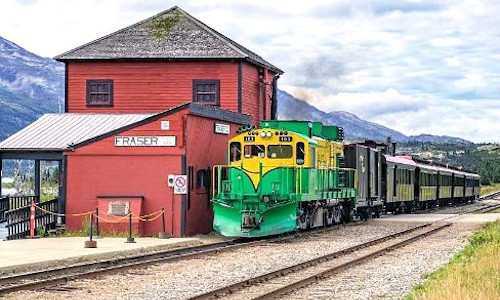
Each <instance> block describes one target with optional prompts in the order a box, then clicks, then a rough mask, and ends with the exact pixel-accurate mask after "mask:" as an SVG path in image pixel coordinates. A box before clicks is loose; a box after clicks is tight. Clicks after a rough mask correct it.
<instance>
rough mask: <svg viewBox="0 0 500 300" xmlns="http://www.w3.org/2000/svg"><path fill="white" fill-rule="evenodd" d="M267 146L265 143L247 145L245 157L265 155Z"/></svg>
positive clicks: (262, 156)
mask: <svg viewBox="0 0 500 300" xmlns="http://www.w3.org/2000/svg"><path fill="white" fill-rule="evenodd" d="M265 153H266V150H265V147H264V145H245V158H251V157H255V156H258V157H261V158H264V157H265Z"/></svg>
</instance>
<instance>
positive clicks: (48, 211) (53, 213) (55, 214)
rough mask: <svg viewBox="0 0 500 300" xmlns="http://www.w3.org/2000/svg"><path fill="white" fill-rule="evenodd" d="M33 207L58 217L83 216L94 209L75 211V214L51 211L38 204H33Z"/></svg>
mask: <svg viewBox="0 0 500 300" xmlns="http://www.w3.org/2000/svg"><path fill="white" fill-rule="evenodd" d="M35 207H36V208H38V209H39V210H41V211H42V212H44V213H46V214H51V215H54V216H59V217H65V216H71V217H79V216H85V215H88V214H92V213H94V211H93V210H91V211H88V212H84V213H77V214H61V213H56V212H52V211H50V210H46V209H45V208H42V207H40V206H38V205H36V204H35Z"/></svg>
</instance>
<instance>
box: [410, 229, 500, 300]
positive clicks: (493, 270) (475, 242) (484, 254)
mask: <svg viewBox="0 0 500 300" xmlns="http://www.w3.org/2000/svg"><path fill="white" fill-rule="evenodd" d="M498 253H500V221H496V222H494V223H489V224H486V225H485V226H484V229H483V230H481V231H479V232H476V233H475V234H474V235H473V236H472V237H471V239H470V243H469V244H468V245H467V246H466V247H465V248H464V249H463V250H462V251H460V252H459V253H458V254H457V255H455V257H454V258H453V259H452V260H451V261H450V262H449V263H448V264H447V265H446V266H445V267H443V268H441V269H440V270H438V271H436V272H434V273H431V274H430V275H428V276H427V280H426V281H425V282H424V283H423V284H420V285H417V286H416V287H414V288H413V290H412V291H411V292H410V293H409V294H408V295H407V296H406V297H405V298H404V299H405V300H431V299H432V300H445V299H446V300H449V299H474V300H486V299H500V259H498Z"/></svg>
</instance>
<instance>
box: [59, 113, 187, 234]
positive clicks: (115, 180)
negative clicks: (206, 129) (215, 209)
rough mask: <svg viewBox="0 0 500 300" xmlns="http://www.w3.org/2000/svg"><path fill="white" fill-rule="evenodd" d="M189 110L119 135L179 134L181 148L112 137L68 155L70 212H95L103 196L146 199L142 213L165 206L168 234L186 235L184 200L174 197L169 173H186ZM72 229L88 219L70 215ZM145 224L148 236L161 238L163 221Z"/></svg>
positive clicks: (145, 231)
mask: <svg viewBox="0 0 500 300" xmlns="http://www.w3.org/2000/svg"><path fill="white" fill-rule="evenodd" d="M186 112H187V111H186V110H184V111H181V112H177V113H175V114H172V115H170V116H166V117H164V118H162V119H160V120H157V121H153V122H151V123H148V124H145V125H143V126H139V127H137V128H134V129H131V130H128V131H125V132H123V133H120V134H118V135H124V136H141V135H144V136H147V135H151V136H160V135H175V136H176V137H177V146H176V147H115V146H114V137H108V138H105V139H103V140H100V141H96V142H95V143H92V144H89V145H86V146H83V147H81V148H77V149H75V151H74V152H69V153H67V163H68V166H67V194H66V196H67V198H66V199H67V200H66V211H67V213H68V214H72V213H80V212H86V211H89V210H93V209H94V208H95V207H96V206H97V195H112V194H115V195H143V196H144V201H143V205H142V213H143V214H149V213H152V212H156V211H158V210H160V209H161V208H162V207H164V208H165V210H166V212H167V214H166V226H167V233H169V234H172V232H173V233H174V235H175V236H180V233H181V232H180V230H181V228H180V224H181V223H180V220H181V215H180V211H181V201H180V199H181V197H180V195H175V196H174V195H173V192H172V189H171V188H169V187H168V186H167V184H166V179H167V175H168V174H181V157H182V155H184V154H185V148H184V147H183V145H184V144H185V143H184V141H183V139H184V135H183V134H182V132H183V127H184V122H183V115H185V114H186ZM163 120H169V121H170V127H171V130H169V131H164V130H160V122H161V121H163ZM173 199H175V201H172V200H173ZM172 203H174V207H172ZM172 212H173V213H172ZM172 215H173V217H172ZM104 217H105V216H104ZM66 225H67V227H68V229H69V230H79V229H80V228H81V225H82V218H81V217H68V218H67V220H66ZM172 225H173V227H174V230H172ZM142 226H143V227H142V233H144V234H145V235H148V236H151V235H155V234H157V233H158V232H160V231H161V226H162V223H161V218H159V219H157V220H156V221H153V222H144V223H143V224H142Z"/></svg>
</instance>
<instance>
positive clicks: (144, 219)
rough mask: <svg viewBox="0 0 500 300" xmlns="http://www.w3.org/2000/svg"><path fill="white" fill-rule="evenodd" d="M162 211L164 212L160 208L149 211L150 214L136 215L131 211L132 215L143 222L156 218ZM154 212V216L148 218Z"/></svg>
mask: <svg viewBox="0 0 500 300" xmlns="http://www.w3.org/2000/svg"><path fill="white" fill-rule="evenodd" d="M163 212H164V210H163V209H162V210H159V211H156V212H154V213H150V214H148V215H144V216H138V215H136V214H134V213H132V216H133V217H135V218H137V219H139V220H140V221H143V222H151V221H154V220H156V219H158V218H159V217H160V216H162V215H163ZM155 214H156V216H154V217H153V218H149V217H151V216H153V215H155Z"/></svg>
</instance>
